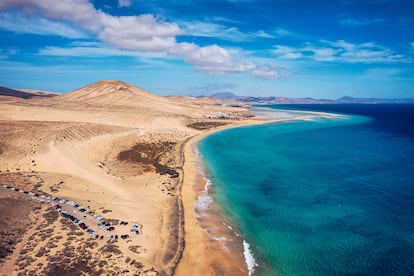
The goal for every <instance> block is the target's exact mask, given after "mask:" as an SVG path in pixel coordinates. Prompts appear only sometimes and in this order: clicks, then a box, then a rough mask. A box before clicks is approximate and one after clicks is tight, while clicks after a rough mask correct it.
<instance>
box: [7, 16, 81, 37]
mask: <svg viewBox="0 0 414 276" xmlns="http://www.w3.org/2000/svg"><path fill="white" fill-rule="evenodd" d="M0 29H4V30H7V31H11V32H15V33H26V34H36V35H55V36H61V37H66V38H72V39H73V38H86V37H87V35H86V34H85V32H82V31H79V30H77V29H75V28H73V27H72V26H69V25H67V24H64V23H61V22H56V21H51V20H48V19H46V18H43V17H39V16H31V17H25V16H22V15H19V14H16V13H0Z"/></svg>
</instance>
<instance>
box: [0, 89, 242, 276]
mask: <svg viewBox="0 0 414 276" xmlns="http://www.w3.org/2000/svg"><path fill="white" fill-rule="evenodd" d="M3 91H5V92H4V93H3V94H6V92H7V93H8V96H5V97H4V98H0V181H1V182H3V183H5V184H7V185H11V186H13V185H17V186H18V185H23V186H20V188H22V189H23V188H24V189H28V190H32V191H33V192H38V193H39V192H40V193H47V194H49V195H51V196H54V197H55V196H56V197H59V198H65V199H68V200H73V201H76V202H79V203H80V204H82V205H83V206H88V208H91V209H92V210H95V212H97V213H99V214H103V212H104V211H105V212H106V213H105V217H107V218H108V219H111V220H112V221H114V223H116V222H117V221H119V220H124V221H128V222H129V223H139V224H140V225H142V226H143V232H142V233H141V234H140V235H138V236H136V237H135V236H134V237H131V238H128V240H125V241H118V242H116V243H115V244H113V243H112V242H109V241H108V240H106V239H104V240H97V241H95V240H93V239H91V238H90V237H89V236H88V235H87V234H86V233H83V232H79V231H77V232H76V233H78V234H76V236H77V238H74V236H73V230H72V232H71V231H70V230H68V229H72V228H73V227H75V226H73V227H72V226H71V225H70V223H69V224H67V223H65V222H61V221H60V220H58V217H57V216H56V215H55V214H54V212H55V211H53V210H49V209H50V208H49V207H47V206H43V207H42V208H41V209H39V210H38V212H37V213H33V214H32V213H30V214H28V215H29V216H30V217H33V216H35V217H36V219H35V220H37V221H38V223H37V224H34V226H33V227H35V228H36V229H37V230H36V231H45V232H47V233H48V235H42V236H41V237H37V238H36V239H35V240H36V243H35V244H34V243H33V242H32V240H33V237H32V235H34V233H36V231H35V230H34V228H33V227H32V228H33V229H32V228H30V229H28V231H26V232H22V233H23V234H22V235H21V242H20V243H19V244H16V245H15V246H14V247H15V248H17V249H16V250H15V251H12V253H10V254H9V255H8V257H7V258H6V259H5V260H3V261H2V260H0V265H1V263H4V267H7V269H8V271H11V272H10V274H18V273H23V274H30V273H31V272H32V273H37V274H45V273H47V272H48V271H51V270H53V269H56V265H61V266H62V267H63V268H64V269H65V270H66V271H71V269H73V266H75V265H76V264H77V263H79V261H80V260H82V265H81V266H79V264H78V265H77V266H79V267H80V268H79V269H80V271H81V272H82V273H86V274H90V273H92V272H97V273H98V272H99V271H101V272H102V271H105V272H106V273H109V274H111V273H114V274H116V273H121V272H122V271H124V274H127V275H129V274H131V275H133V274H144V275H156V274H157V273H158V275H171V274H173V273H174V271H175V269H176V267H177V264H178V262H179V261H180V260H181V256H182V254H183V250H184V244H185V241H184V239H185V238H186V237H187V238H188V239H189V243H188V245H187V247H188V248H187V249H188V250H190V251H187V252H196V254H197V255H198V256H200V257H199V259H198V260H197V261H196V260H194V261H192V260H191V256H190V255H189V253H185V254H184V257H185V258H186V260H185V261H184V262H183V265H181V266H180V271H187V270H186V266H188V267H190V269H189V270H188V271H194V265H196V266H197V269H196V271H212V270H211V268H210V269H209V268H208V267H209V266H211V262H209V261H201V259H202V258H205V257H206V256H207V255H206V254H205V252H204V251H203V246H201V247H200V244H199V243H198V244H196V243H194V238H192V237H203V239H206V237H205V234H203V231H202V229H201V228H199V227H198V226H197V225H196V216H195V215H192V216H191V215H190V216H188V217H187V218H188V220H187V221H186V222H184V210H183V208H184V207H185V208H187V209H186V213H187V214H191V213H193V207H192V205H191V202H192V201H193V200H194V198H193V196H194V193H193V192H191V190H192V188H191V187H192V185H194V183H192V181H188V180H185V181H184V172H183V168H184V160H185V158H184V152H183V148H184V145H185V144H186V143H187V142H188V141H189V139H190V138H191V137H195V136H197V135H200V134H203V133H205V132H206V131H209V130H211V129H214V128H216V127H218V126H221V127H223V125H224V127H226V126H230V125H233V124H234V123H235V121H234V120H239V119H241V120H242V119H244V118H245V117H243V116H242V115H240V117H238V116H239V115H238V114H245V113H244V112H246V111H245V110H244V109H241V108H231V107H225V106H222V105H221V104H220V102H217V101H212V100H211V99H197V100H187V99H183V98H164V97H159V96H156V95H154V94H151V93H149V92H146V91H144V90H142V89H140V88H138V87H135V86H133V85H131V84H128V83H125V82H121V81H100V82H96V83H93V84H91V85H88V86H85V87H83V88H80V89H78V90H75V91H73V92H70V93H67V94H62V95H57V96H54V97H26V96H25V95H26V94H19V93H17V94H16V93H15V92H14V91H13V90H7V89H3ZM22 93H27V92H22ZM29 94H30V93H29ZM32 94H33V93H32ZM19 95H20V96H21V95H23V96H24V97H19ZM5 98H7V100H6V99H5ZM217 113H219V114H231V116H229V117H228V118H227V119H226V118H216V119H211V118H212V117H214V114H217ZM212 114H213V115H212ZM230 118H231V119H230ZM237 123H238V124H240V121H237ZM201 126H202V127H201ZM156 145H158V146H156ZM151 147H152V149H151ZM148 149H149V150H150V151H148ZM125 151H130V154H133V155H134V156H136V157H138V158H135V159H131V160H129V159H128V160H121V159H119V154H120V153H121V152H125ZM148 154H150V155H151V156H152V157H151V158H148V156H147V155H148ZM187 154H188V153H187ZM146 156H147V157H146ZM132 160H135V161H132ZM189 168H190V169H187V170H186V175H192V174H194V171H195V168H194V167H191V166H190V167H189ZM194 177H196V175H194ZM194 177H193V178H191V177H190V178H188V179H194ZM19 179H20V180H19ZM186 179H187V178H186ZM190 182H191V183H190ZM19 183H21V184H19ZM182 185H187V188H186V189H185V190H184V191H189V192H186V193H184V194H183V193H182ZM0 192H1V191H0ZM6 197H7V196H6ZM183 197H184V198H186V205H183V201H182V198H183ZM0 200H2V199H1V197H0ZM46 218H47V219H46ZM43 219H46V220H45V221H43ZM52 225H53V227H52ZM42 227H43V228H42ZM116 227H118V226H116ZM184 227H185V228H184ZM184 232H186V235H185V234H184ZM191 233H194V234H195V235H194V236H192V235H190V236H189V234H191ZM0 238H2V239H7V237H0ZM57 239H59V242H57V243H56V244H57V245H56V247H52V245H51V244H52V243H53V241H56V240H57ZM190 239H191V240H190ZM19 240H20V239H19ZM190 241H191V242H190ZM0 242H2V243H4V244H8V243H9V241H7V240H4V241H3V240H2V241H0ZM200 242H201V241H200ZM82 243H91V244H92V243H93V244H94V245H93V246H91V247H85V246H82ZM108 246H111V248H112V249H111V250H112V251H111V252H110V253H108V251H107V249H108ZM29 247H30V248H31V249H30V250H26V249H25V248H29ZM45 247H50V248H54V249H53V250H52V249H50V252H49V251H47V252H49V253H48V254H49V255H47V256H46V255H44V254H45V253H44V248H45ZM191 248H193V249H191ZM200 250H201V252H200ZM22 252H23V253H22ZM223 254H228V253H225V252H224V253H223ZM53 256H62V258H63V259H65V258H66V259H65V260H66V261H65V264H62V263H60V264H59V263H57V261H58V260H57V259H54V258H53ZM65 256H66V257H65ZM68 256H69V257H68ZM85 256H87V258H85ZM188 256H190V257H188ZM218 259H220V258H218ZM218 259H217V258H216V261H214V262H215V264H214V266H215V267H217V266H218V263H217V262H219V261H217V260H218ZM225 259H226V258H223V260H225ZM29 261H30V262H29ZM26 263H30V265H28V264H27V265H26ZM227 266H228V264H227ZM230 267H231V264H230ZM126 271H128V272H126Z"/></svg>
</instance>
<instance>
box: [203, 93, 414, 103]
mask: <svg viewBox="0 0 414 276" xmlns="http://www.w3.org/2000/svg"><path fill="white" fill-rule="evenodd" d="M211 97H214V98H217V99H220V100H224V101H226V102H231V103H235V102H238V103H245V104H356V103H359V104H385V103H389V104H392V103H413V104H414V98H403V99H382V98H354V97H349V96H344V97H342V98H339V99H337V100H330V99H313V98H287V97H276V96H270V97H253V96H237V95H235V94H233V93H230V92H225V93H217V94H213V95H211Z"/></svg>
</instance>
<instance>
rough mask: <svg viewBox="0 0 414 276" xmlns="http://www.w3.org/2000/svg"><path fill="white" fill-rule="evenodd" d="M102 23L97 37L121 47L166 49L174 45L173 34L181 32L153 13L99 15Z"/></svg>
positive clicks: (145, 49)
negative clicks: (158, 18) (161, 20)
mask: <svg viewBox="0 0 414 276" xmlns="http://www.w3.org/2000/svg"><path fill="white" fill-rule="evenodd" d="M100 21H101V23H102V25H103V29H102V31H100V32H99V33H98V37H99V38H100V39H101V40H102V41H105V42H107V43H109V44H111V45H114V46H116V47H119V48H121V49H128V50H144V51H155V52H156V51H167V50H168V49H171V48H173V47H175V45H176V40H175V36H176V35H178V34H180V33H182V31H181V30H180V28H179V27H178V26H177V25H176V24H174V23H167V22H160V21H159V20H157V19H156V18H155V17H154V16H153V15H150V14H145V15H140V16H119V17H118V16H111V15H107V14H101V15H100Z"/></svg>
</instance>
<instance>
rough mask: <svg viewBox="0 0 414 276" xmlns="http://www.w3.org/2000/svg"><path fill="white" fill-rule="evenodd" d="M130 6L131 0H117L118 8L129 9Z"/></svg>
mask: <svg viewBox="0 0 414 276" xmlns="http://www.w3.org/2000/svg"><path fill="white" fill-rule="evenodd" d="M131 5H132V2H131V0H118V7H120V8H125V7H130V6H131Z"/></svg>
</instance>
